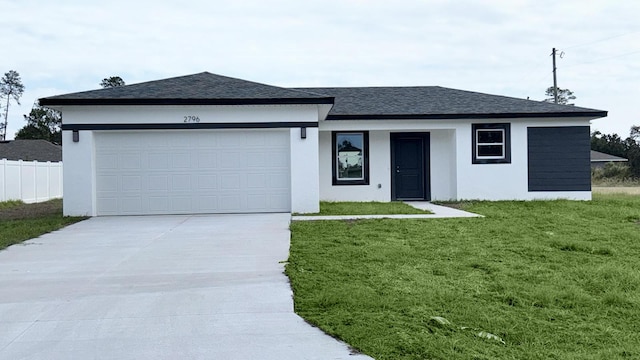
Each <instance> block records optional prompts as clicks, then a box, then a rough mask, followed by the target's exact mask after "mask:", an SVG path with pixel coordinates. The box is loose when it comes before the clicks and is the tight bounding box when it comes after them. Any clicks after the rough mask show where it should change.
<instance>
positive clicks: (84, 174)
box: [62, 131, 96, 216]
mask: <svg viewBox="0 0 640 360" xmlns="http://www.w3.org/2000/svg"><path fill="white" fill-rule="evenodd" d="M78 135H79V140H80V141H78V142H73V138H72V132H71V131H63V132H62V163H63V164H65V167H64V169H63V182H62V184H63V194H64V197H63V213H64V215H65V216H95V215H96V203H95V199H96V197H95V188H96V180H95V161H94V159H95V152H94V138H93V131H80V132H79V134H78Z"/></svg>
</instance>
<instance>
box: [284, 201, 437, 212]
mask: <svg viewBox="0 0 640 360" xmlns="http://www.w3.org/2000/svg"><path fill="white" fill-rule="evenodd" d="M397 214H423V215H424V214H431V212H430V211H427V210H420V209H416V208H414V207H413V206H411V205H407V204H405V203H403V202H400V201H392V202H373V201H372V202H355V201H354V202H350V201H341V202H331V201H321V202H320V212H319V213H314V214H296V215H397Z"/></svg>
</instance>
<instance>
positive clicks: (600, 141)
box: [591, 126, 640, 179]
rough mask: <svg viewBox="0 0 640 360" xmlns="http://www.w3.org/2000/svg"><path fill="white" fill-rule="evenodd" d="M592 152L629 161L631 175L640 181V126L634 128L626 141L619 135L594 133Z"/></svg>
mask: <svg viewBox="0 0 640 360" xmlns="http://www.w3.org/2000/svg"><path fill="white" fill-rule="evenodd" d="M591 150H595V151H600V152H603V153H605V154H610V155H614V156H619V157H623V158H626V159H628V160H629V161H628V162H627V164H628V166H629V175H630V176H631V177H633V178H636V179H640V126H632V127H631V131H630V132H629V136H628V137H627V138H626V139H622V138H621V137H620V136H619V135H618V134H603V133H601V132H600V131H594V132H592V133H591Z"/></svg>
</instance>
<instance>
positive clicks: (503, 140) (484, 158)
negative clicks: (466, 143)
mask: <svg viewBox="0 0 640 360" xmlns="http://www.w3.org/2000/svg"><path fill="white" fill-rule="evenodd" d="M489 131H494V132H495V131H499V132H500V133H501V134H502V141H501V142H494V143H481V142H480V140H479V138H480V136H479V134H480V132H489ZM475 136H476V159H478V160H503V159H505V158H506V150H507V149H506V132H505V130H504V129H476V134H475ZM498 145H500V147H501V148H502V155H500V156H486V155H485V156H483V155H479V154H480V147H481V146H498Z"/></svg>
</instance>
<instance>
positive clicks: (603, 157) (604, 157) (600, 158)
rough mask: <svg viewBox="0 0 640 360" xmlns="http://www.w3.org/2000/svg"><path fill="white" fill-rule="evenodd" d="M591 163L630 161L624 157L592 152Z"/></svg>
mask: <svg viewBox="0 0 640 360" xmlns="http://www.w3.org/2000/svg"><path fill="white" fill-rule="evenodd" d="M591 161H593V162H609V161H629V160H628V159H625V158H623V157H619V156H614V155H609V154H605V153H603V152H600V151H595V150H591Z"/></svg>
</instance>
